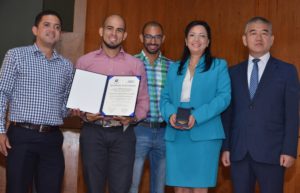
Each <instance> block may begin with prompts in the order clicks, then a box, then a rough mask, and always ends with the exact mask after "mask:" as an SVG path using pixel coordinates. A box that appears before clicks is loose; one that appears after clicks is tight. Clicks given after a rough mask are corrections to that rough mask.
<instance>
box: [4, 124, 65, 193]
mask: <svg viewBox="0 0 300 193" xmlns="http://www.w3.org/2000/svg"><path fill="white" fill-rule="evenodd" d="M7 136H8V139H9V141H10V144H11V146H12V148H11V149H9V151H8V156H7V167H6V175H7V185H6V193H28V191H29V188H30V186H31V185H32V181H33V178H35V185H36V190H37V192H38V193H60V192H61V185H62V180H63V175H64V167H65V162H64V156H63V152H62V144H63V135H62V132H61V131H60V130H57V131H51V132H45V133H39V132H38V131H36V130H30V129H26V128H22V127H17V126H13V125H12V126H10V128H9V129H8V132H7Z"/></svg>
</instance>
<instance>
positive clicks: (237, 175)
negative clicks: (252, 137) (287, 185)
mask: <svg viewBox="0 0 300 193" xmlns="http://www.w3.org/2000/svg"><path fill="white" fill-rule="evenodd" d="M278 159H279V158H278ZM278 161H279V160H278ZM284 171H285V169H284V167H282V166H280V165H279V164H267V163H261V162H257V161H255V160H253V159H252V158H251V156H250V155H249V154H247V155H246V156H245V158H244V159H243V160H241V161H232V162H231V177H232V182H233V190H234V191H233V192H234V193H254V192H255V184H256V182H257V183H258V185H259V189H260V193H283V181H284Z"/></svg>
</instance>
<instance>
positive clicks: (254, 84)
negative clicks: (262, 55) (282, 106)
mask: <svg viewBox="0 0 300 193" xmlns="http://www.w3.org/2000/svg"><path fill="white" fill-rule="evenodd" d="M259 61H260V59H258V58H254V59H253V60H252V62H253V69H252V72H251V77H250V87H249V91H250V98H251V99H253V97H254V94H255V91H256V89H257V85H258V62H259Z"/></svg>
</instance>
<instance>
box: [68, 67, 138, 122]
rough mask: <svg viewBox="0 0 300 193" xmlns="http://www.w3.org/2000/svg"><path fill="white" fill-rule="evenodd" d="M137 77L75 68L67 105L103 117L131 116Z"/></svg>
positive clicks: (136, 90) (134, 104)
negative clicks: (104, 73)
mask: <svg viewBox="0 0 300 193" xmlns="http://www.w3.org/2000/svg"><path fill="white" fill-rule="evenodd" d="M140 80H141V77H140V76H113V75H112V76H106V75H103V74H97V73H93V72H88V71H84V70H79V69H77V70H76V72H75V76H74V79H73V83H72V87H71V91H70V94H69V98H68V102H67V107H68V108H73V109H74V108H79V109H80V110H81V111H84V112H89V113H99V112H100V113H101V114H102V115H105V116H130V117H133V116H134V111H135V106H136V100H137V95H138V90H139V84H140Z"/></svg>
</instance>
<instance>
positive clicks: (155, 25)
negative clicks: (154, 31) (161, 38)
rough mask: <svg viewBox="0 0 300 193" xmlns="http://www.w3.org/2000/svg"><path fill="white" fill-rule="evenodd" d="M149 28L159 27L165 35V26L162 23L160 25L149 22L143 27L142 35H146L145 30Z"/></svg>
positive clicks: (155, 22)
mask: <svg viewBox="0 0 300 193" xmlns="http://www.w3.org/2000/svg"><path fill="white" fill-rule="evenodd" d="M148 26H153V27H159V28H160V29H161V32H162V33H163V34H164V28H163V26H162V25H161V24H160V23H158V22H157V21H148V22H147V23H145V24H144V26H143V28H142V34H144V32H145V29H146V28H147V27H148Z"/></svg>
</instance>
